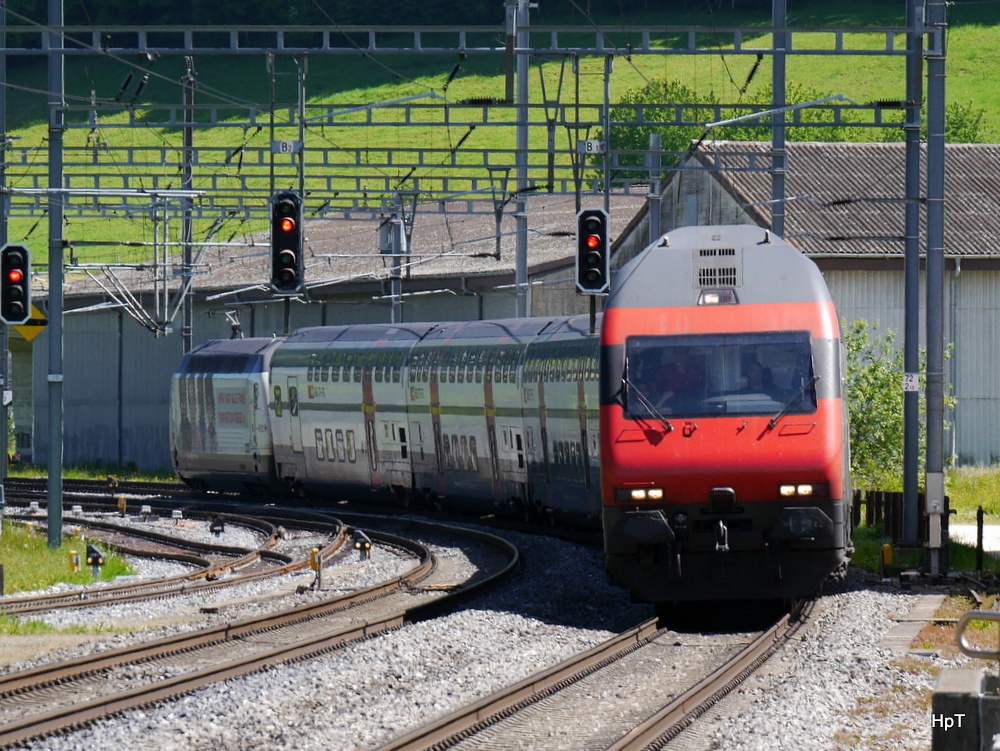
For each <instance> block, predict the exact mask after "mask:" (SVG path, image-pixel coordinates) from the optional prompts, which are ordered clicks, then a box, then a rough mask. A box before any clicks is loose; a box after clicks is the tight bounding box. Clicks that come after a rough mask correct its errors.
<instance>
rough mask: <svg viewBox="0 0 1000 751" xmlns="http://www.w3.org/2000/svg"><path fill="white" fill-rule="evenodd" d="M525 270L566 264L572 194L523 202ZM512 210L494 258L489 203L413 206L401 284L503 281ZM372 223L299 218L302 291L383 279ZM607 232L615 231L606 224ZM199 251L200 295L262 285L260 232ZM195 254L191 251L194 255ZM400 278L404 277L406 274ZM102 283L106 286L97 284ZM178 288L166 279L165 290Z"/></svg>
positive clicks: (138, 279)
mask: <svg viewBox="0 0 1000 751" xmlns="http://www.w3.org/2000/svg"><path fill="white" fill-rule="evenodd" d="M645 201H646V197H645V196H644V195H623V194H616V195H613V196H611V198H610V205H611V213H612V215H615V216H621V217H623V221H622V222H621V223H620V224H618V225H617V226H618V227H619V228H624V227H625V224H626V220H625V219H624V218H625V217H632V216H633V215H634V214H635V213H636V212H637V211H639V209H640V208H641V207H642V206H643V205H644V204H645ZM583 205H584V207H593V206H602V205H603V196H594V195H586V196H584V199H583ZM527 206H528V210H527V215H528V259H527V260H528V268H529V270H530V271H540V270H544V269H546V268H547V267H550V266H562V265H565V263H566V262H567V260H569V262H570V263H571V262H572V258H573V257H574V255H575V250H574V248H575V246H574V237H575V233H576V219H575V217H576V201H575V197H574V196H572V195H535V196H532V197H530V198H529V199H528V200H527ZM513 214H514V204H513V203H512V202H511V203H508V204H507V205H506V206H505V207H504V208H503V214H502V217H501V222H500V248H499V258H498V257H497V226H496V218H495V216H494V214H493V212H492V211H491V210H490V207H489V205H488V204H487V205H486V206H485V207H484V205H483V204H482V202H480V203H479V204H478V207H477V209H476V212H475V213H469V212H468V211H467V210H466V204H464V203H463V204H462V205H461V206H458V205H457V204H456V205H454V206H453V207H451V208H449V207H444V206H438V205H434V206H431V207H430V208H428V207H426V206H418V207H417V211H416V212H415V214H414V219H413V227H412V233H411V242H410V248H411V250H410V254H409V257H408V259H406V261H405V263H406V270H405V271H404V277H403V278H404V279H409V280H410V281H411V284H412V283H414V282H417V281H423V282H425V283H427V284H431V283H433V282H434V281H435V280H438V279H442V278H446V277H447V278H452V279H456V278H463V279H470V278H473V277H489V278H497V277H510V278H511V279H513V276H514V271H515V262H516V245H517V239H516V229H517V227H516V219H515V217H514V215H513ZM378 227H379V221H378V220H372V219H370V218H369V219H368V221H358V220H356V219H351V218H349V217H346V216H339V217H338V216H337V215H334V214H328V215H327V216H326V217H325V218H324V219H317V220H310V219H309V218H308V217H306V223H305V230H306V257H305V263H306V281H307V284H308V285H310V286H311V285H313V284H317V283H322V282H326V284H324V285H322V286H321V287H320V292H321V293H323V292H330V291H332V289H333V288H335V287H337V286H344V285H347V284H358V283H362V284H363V283H366V282H367V283H371V282H379V281H382V280H387V279H389V278H390V274H391V267H392V258H391V256H389V255H380V254H379V252H378V247H379V229H378ZM612 229H615V227H614V226H613V227H612ZM233 242H234V243H235V245H232V244H231V245H218V246H210V247H207V248H206V249H205V251H204V253H203V254H202V256H201V258H200V260H199V261H198V264H197V266H196V268H195V278H194V287H195V289H196V290H197V291H199V292H203V293H212V292H216V291H222V290H234V289H241V288H246V289H248V290H249V289H251V288H253V287H254V286H257V285H260V286H261V288H262V289H263V287H265V286H266V285H267V284H268V281H269V277H270V252H269V240H268V235H267V233H266V232H265V233H261V234H258V235H255V236H253V237H248V238H246V240H245V243H246V244H240V242H241V241H240V239H239V238H238V237H237V238H236V239H235V240H234V241H233ZM197 255H198V251H197V249H196V250H195V256H197ZM407 272H408V274H409V275H408V276H407V275H406V273H407ZM115 274H116V275H117V277H118V278H119V279H120V281H121V282H122V284H123V285H124V287H125V288H127V289H128V290H130V291H131V292H133V293H142V292H144V291H152V290H153V288H154V271H153V269H152V268H147V269H143V270H124V269H116V271H115ZM105 283H107V282H105ZM177 284H178V282H177V280H176V279H173V278H172V279H171V283H170V287H171V288H175V287H176V286H177ZM67 293H68V294H72V295H87V294H101V293H102V290H101V288H100V285H99V284H98V283H97V282H96V281H95V280H94V279H92V278H87V277H81V276H75V277H72V276H71V277H70V278H68V284H67Z"/></svg>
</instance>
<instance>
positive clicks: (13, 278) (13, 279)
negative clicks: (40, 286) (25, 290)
mask: <svg viewBox="0 0 1000 751" xmlns="http://www.w3.org/2000/svg"><path fill="white" fill-rule="evenodd" d="M7 279H8V281H10V283H11V284H20V283H21V280H22V279H24V272H23V271H21V270H20V269H11V270H10V271H8V272H7Z"/></svg>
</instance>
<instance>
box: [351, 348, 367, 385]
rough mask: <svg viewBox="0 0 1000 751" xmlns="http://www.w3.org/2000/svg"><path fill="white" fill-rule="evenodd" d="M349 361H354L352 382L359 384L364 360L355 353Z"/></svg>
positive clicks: (359, 354)
mask: <svg viewBox="0 0 1000 751" xmlns="http://www.w3.org/2000/svg"><path fill="white" fill-rule="evenodd" d="M351 359H352V360H354V375H353V380H354V382H355V383H361V374H362V372H363V371H364V359H363V358H362V356H361V353H360V352H355V353H354V354H353V355H352V356H351Z"/></svg>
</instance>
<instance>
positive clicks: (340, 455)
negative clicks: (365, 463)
mask: <svg viewBox="0 0 1000 751" xmlns="http://www.w3.org/2000/svg"><path fill="white" fill-rule="evenodd" d="M334 441H335V443H334V445H335V447H336V451H337V461H338V462H342V461H346V460H347V446H346V445H345V444H344V431H343V430H340V429H338V430H337V432H336V434H335V439H334Z"/></svg>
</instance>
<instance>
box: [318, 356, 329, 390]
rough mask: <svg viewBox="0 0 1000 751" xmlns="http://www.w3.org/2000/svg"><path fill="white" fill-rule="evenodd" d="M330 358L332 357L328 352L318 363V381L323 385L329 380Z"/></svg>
mask: <svg viewBox="0 0 1000 751" xmlns="http://www.w3.org/2000/svg"><path fill="white" fill-rule="evenodd" d="M331 358H332V355H331V354H330V353H329V352H328V353H326V354H325V355H323V359H322V361H321V362H320V366H319V379H320V380H321V381H323V383H326V382H327V381H329V380H330V359H331Z"/></svg>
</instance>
